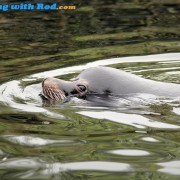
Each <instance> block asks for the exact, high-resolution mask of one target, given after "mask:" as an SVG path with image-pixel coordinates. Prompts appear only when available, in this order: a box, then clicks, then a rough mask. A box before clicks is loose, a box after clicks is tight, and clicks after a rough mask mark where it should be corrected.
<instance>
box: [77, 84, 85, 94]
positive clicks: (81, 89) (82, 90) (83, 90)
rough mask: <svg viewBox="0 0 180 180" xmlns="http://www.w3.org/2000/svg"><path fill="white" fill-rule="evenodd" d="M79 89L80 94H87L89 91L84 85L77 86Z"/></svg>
mask: <svg viewBox="0 0 180 180" xmlns="http://www.w3.org/2000/svg"><path fill="white" fill-rule="evenodd" d="M77 86H78V89H79V91H80V92H86V91H87V87H86V86H85V85H83V84H77Z"/></svg>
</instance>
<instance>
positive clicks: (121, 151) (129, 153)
mask: <svg viewBox="0 0 180 180" xmlns="http://www.w3.org/2000/svg"><path fill="white" fill-rule="evenodd" d="M107 153H110V154H115V155H122V156H148V155H150V153H149V152H147V151H143V150H136V149H119V150H111V151H107Z"/></svg>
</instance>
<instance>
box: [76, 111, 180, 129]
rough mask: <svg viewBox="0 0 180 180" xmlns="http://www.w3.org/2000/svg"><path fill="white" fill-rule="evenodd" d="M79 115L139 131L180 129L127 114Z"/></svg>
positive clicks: (91, 112)
mask: <svg viewBox="0 0 180 180" xmlns="http://www.w3.org/2000/svg"><path fill="white" fill-rule="evenodd" d="M77 113H78V114H82V115H84V116H87V117H91V118H96V119H107V120H109V121H113V122H117V123H120V124H125V125H130V126H133V127H135V128H139V129H145V128H146V127H153V128H160V129H179V128H180V126H177V125H172V124H168V123H163V122H158V121H154V120H151V119H148V118H146V117H143V116H141V115H137V114H125V113H117V112H113V111H80V112H77Z"/></svg>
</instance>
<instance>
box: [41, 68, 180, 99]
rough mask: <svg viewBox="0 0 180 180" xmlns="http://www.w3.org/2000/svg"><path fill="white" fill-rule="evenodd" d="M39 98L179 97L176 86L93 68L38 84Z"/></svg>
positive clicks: (179, 87)
mask: <svg viewBox="0 0 180 180" xmlns="http://www.w3.org/2000/svg"><path fill="white" fill-rule="evenodd" d="M42 91H43V95H44V96H45V97H46V98H47V99H49V100H55V101H63V100H65V99H66V98H67V97H68V96H77V97H79V98H82V97H85V96H86V95H87V93H89V94H91V93H97V94H114V95H128V94H136V93H147V94H154V95H158V96H168V97H173V96H180V85H179V84H173V83H163V82H158V81H153V80H149V79H144V78H142V77H139V76H137V75H134V74H131V73H128V72H124V71H122V70H118V69H115V68H110V67H103V66H98V67H93V68H88V69H86V70H84V71H83V72H81V73H80V74H79V75H78V76H77V77H76V78H74V79H72V80H70V81H64V80H61V79H57V78H47V79H45V80H44V81H43V82H42Z"/></svg>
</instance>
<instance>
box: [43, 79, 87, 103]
mask: <svg viewBox="0 0 180 180" xmlns="http://www.w3.org/2000/svg"><path fill="white" fill-rule="evenodd" d="M42 92H43V95H44V97H45V98H47V99H48V100H53V101H63V102H64V101H66V100H67V98H68V97H70V96H75V97H79V98H83V97H85V96H86V93H87V92H88V83H87V82H86V81H85V80H83V79H78V80H76V81H65V80H61V79H57V78H46V79H44V80H43V82H42Z"/></svg>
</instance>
